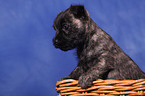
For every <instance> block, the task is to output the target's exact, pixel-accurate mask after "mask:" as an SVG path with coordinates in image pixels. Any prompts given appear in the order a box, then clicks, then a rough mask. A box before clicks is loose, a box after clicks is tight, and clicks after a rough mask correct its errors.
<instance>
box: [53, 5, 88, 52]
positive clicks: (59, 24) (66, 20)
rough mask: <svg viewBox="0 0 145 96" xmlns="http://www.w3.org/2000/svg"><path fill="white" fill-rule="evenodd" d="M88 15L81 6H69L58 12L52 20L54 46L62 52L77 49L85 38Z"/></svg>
mask: <svg viewBox="0 0 145 96" xmlns="http://www.w3.org/2000/svg"><path fill="white" fill-rule="evenodd" d="M88 20H89V14H88V12H87V11H86V10H85V8H84V6H82V5H71V6H70V8H68V9H66V10H65V11H62V12H60V13H59V14H58V15H57V17H56V19H55V20H54V24H53V27H54V29H55V30H56V35H55V37H54V39H53V43H54V46H55V47H56V48H60V49H61V50H63V51H67V50H71V49H73V48H75V47H77V46H78V45H79V44H80V43H81V42H82V41H83V40H84V38H85V30H86V24H87V21H88Z"/></svg>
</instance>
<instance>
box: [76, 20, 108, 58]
mask: <svg viewBox="0 0 145 96" xmlns="http://www.w3.org/2000/svg"><path fill="white" fill-rule="evenodd" d="M105 36H107V35H106V32H104V31H103V30H102V29H101V28H100V27H99V26H98V25H97V24H96V23H95V22H94V21H93V20H92V19H91V18H90V19H89V21H88V22H87V26H86V30H85V35H84V39H83V41H81V42H80V43H79V44H78V46H77V55H78V58H82V57H83V56H85V54H87V52H89V51H90V50H91V49H92V48H91V46H89V45H90V44H91V43H94V44H96V42H97V39H98V38H100V37H101V38H102V39H105V38H104V37H105ZM108 40H109V39H108Z"/></svg>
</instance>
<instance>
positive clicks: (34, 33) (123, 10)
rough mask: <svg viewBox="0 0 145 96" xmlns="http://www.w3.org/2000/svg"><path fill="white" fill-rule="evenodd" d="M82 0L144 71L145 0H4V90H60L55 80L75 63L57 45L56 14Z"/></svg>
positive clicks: (32, 95)
mask: <svg viewBox="0 0 145 96" xmlns="http://www.w3.org/2000/svg"><path fill="white" fill-rule="evenodd" d="M71 4H83V5H84V6H85V8H86V9H87V10H88V11H89V13H90V16H91V18H92V19H93V20H94V21H95V22H96V23H97V24H98V25H99V26H100V27H101V28H102V29H103V30H105V31H106V32H107V33H108V34H110V35H111V36H112V37H113V38H114V40H115V41H116V42H117V44H118V45H119V46H120V47H121V48H122V49H123V50H124V51H125V52H126V53H127V54H128V55H129V56H130V57H131V58H132V59H133V60H134V61H135V62H136V63H137V64H138V65H139V67H140V68H141V69H142V70H143V71H145V65H144V61H145V0H1V1H0V96H56V95H57V93H56V91H55V84H56V81H57V80H59V79H60V78H62V77H64V76H67V75H68V74H70V72H71V71H72V70H73V69H74V68H75V66H76V65H77V59H76V56H75V55H74V53H75V50H72V51H68V52H63V51H61V50H59V49H55V48H54V46H53V44H52V38H53V37H54V35H55V31H54V29H53V27H52V25H53V21H54V19H55V17H56V16H57V14H58V13H59V12H60V11H62V10H65V9H66V8H68V7H69V6H70V5H71Z"/></svg>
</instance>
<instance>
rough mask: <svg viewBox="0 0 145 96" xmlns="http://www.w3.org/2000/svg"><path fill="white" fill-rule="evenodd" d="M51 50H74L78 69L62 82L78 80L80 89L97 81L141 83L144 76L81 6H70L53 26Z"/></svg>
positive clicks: (59, 15)
mask: <svg viewBox="0 0 145 96" xmlns="http://www.w3.org/2000/svg"><path fill="white" fill-rule="evenodd" d="M53 27H54V29H55V30H56V35H55V37H54V39H53V43H54V46H55V47H56V48H60V49H61V50H63V51H67V50H71V49H73V48H76V49H77V56H78V59H79V61H78V65H77V67H76V68H75V69H74V70H73V71H72V72H71V74H70V75H68V76H67V77H64V78H62V79H67V78H73V79H77V80H79V85H80V86H81V87H82V88H86V87H88V85H90V84H92V82H93V81H94V80H96V79H120V80H121V79H140V78H145V74H144V72H143V71H142V70H141V69H140V68H139V67H138V66H137V64H135V62H134V61H133V60H132V59H131V58H130V57H129V56H128V55H126V54H125V53H124V52H123V51H122V50H121V48H120V47H119V46H118V45H117V44H116V43H115V42H114V40H113V39H112V38H111V36H109V35H108V34H107V33H106V32H104V31H103V30H102V29H101V28H100V27H98V26H97V24H96V23H95V22H94V21H93V20H92V19H91V18H90V17H89V13H88V11H87V10H86V9H85V8H84V6H82V5H71V6H70V8H68V9H66V10H65V11H62V12H60V13H59V14H58V16H57V17H56V19H55V20H54V24H53Z"/></svg>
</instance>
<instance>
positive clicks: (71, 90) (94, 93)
mask: <svg viewBox="0 0 145 96" xmlns="http://www.w3.org/2000/svg"><path fill="white" fill-rule="evenodd" d="M56 90H57V92H58V93H59V96H99V95H106V96H131V95H132V96H145V79H138V80H112V79H107V80H102V79H98V80H96V81H94V82H93V86H90V87H89V88H87V89H82V88H81V87H80V86H79V84H78V81H77V80H73V79H67V80H63V81H57V84H56Z"/></svg>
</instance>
